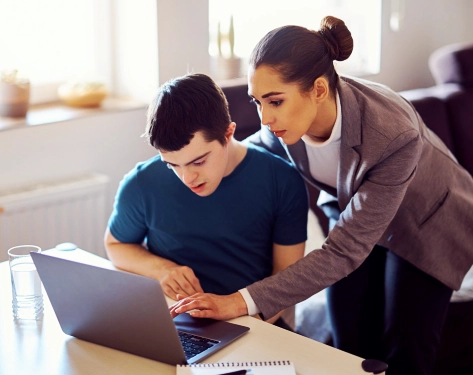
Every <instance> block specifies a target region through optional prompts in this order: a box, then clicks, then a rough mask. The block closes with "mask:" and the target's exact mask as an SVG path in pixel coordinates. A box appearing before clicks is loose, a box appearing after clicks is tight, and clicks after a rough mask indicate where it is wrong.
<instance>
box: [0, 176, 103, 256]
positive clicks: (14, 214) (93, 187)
mask: <svg viewBox="0 0 473 375" xmlns="http://www.w3.org/2000/svg"><path fill="white" fill-rule="evenodd" d="M108 182H109V178H108V177H107V176H105V175H101V174H93V175H88V176H83V177H79V178H75V179H71V180H67V181H57V182H54V183H47V184H39V185H34V186H27V187H25V188H23V189H15V190H14V191H9V192H8V191H6V192H1V193H0V261H3V260H7V259H8V255H7V250H8V249H9V248H10V247H12V246H16V245H25V244H28V245H37V246H39V247H41V248H42V249H49V248H53V247H55V246H56V245H57V244H58V243H61V242H73V243H75V244H76V245H77V246H78V247H79V248H81V249H84V250H87V251H90V252H92V253H95V254H97V255H100V256H105V250H104V246H103V234H104V231H105V228H106V225H107V222H106V221H107V216H106V197H107V191H108Z"/></svg>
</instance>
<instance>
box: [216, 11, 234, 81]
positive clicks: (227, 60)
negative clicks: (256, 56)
mask: <svg viewBox="0 0 473 375" xmlns="http://www.w3.org/2000/svg"><path fill="white" fill-rule="evenodd" d="M217 46H218V56H217V57H216V58H214V59H213V66H212V68H213V71H214V75H215V77H216V79H232V78H238V77H240V76H241V58H239V57H238V56H236V55H235V29H234V26H233V16H230V26H229V28H228V32H227V33H224V32H222V30H221V27H220V22H219V23H218V26H217ZM225 47H227V48H226V49H227V52H225V51H224V50H225Z"/></svg>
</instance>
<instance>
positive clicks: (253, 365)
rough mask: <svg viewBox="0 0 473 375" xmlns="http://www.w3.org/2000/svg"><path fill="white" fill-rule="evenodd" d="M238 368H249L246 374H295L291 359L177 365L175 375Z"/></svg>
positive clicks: (217, 374)
mask: <svg viewBox="0 0 473 375" xmlns="http://www.w3.org/2000/svg"><path fill="white" fill-rule="evenodd" d="M238 370H251V371H248V372H247V374H248V375H296V369H295V368H294V364H293V363H292V362H291V361H269V362H227V363H222V362H219V363H199V364H193V365H177V373H176V375H221V374H227V373H232V372H234V371H238Z"/></svg>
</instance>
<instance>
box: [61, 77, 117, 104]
mask: <svg viewBox="0 0 473 375" xmlns="http://www.w3.org/2000/svg"><path fill="white" fill-rule="evenodd" d="M107 95H108V90H107V88H106V86H105V84H104V83H102V82H98V81H71V82H67V83H64V84H63V85H61V86H59V89H58V96H59V98H60V99H61V100H62V101H63V102H64V103H65V104H67V105H69V106H71V107H79V108H90V107H99V106H100V104H101V103H102V101H103V100H104V99H105V98H106V97H107Z"/></svg>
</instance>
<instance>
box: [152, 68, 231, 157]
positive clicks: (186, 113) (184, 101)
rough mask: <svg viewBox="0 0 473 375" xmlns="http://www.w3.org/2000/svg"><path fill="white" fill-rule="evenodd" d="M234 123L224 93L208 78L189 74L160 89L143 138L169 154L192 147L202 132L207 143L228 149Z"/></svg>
mask: <svg viewBox="0 0 473 375" xmlns="http://www.w3.org/2000/svg"><path fill="white" fill-rule="evenodd" d="M209 114H211V115H209ZM230 123H231V118H230V113H229V111H228V103H227V99H226V98H225V95H224V94H223V92H222V90H221V89H220V88H219V87H218V86H217V85H216V84H215V82H214V81H213V80H212V79H211V78H210V77H208V76H206V75H205V74H189V75H186V76H183V77H178V78H175V79H172V80H170V81H168V82H166V83H165V84H163V85H162V86H161V87H160V89H159V91H158V94H157V96H156V98H155V99H154V100H153V101H152V103H151V104H150V106H149V108H148V120H147V124H146V131H145V134H143V136H145V137H146V138H147V139H148V142H149V144H150V145H151V146H153V147H154V148H156V149H158V150H163V151H168V152H169V151H178V150H180V149H182V148H183V147H184V146H186V145H188V144H189V143H190V141H191V139H192V138H193V137H194V134H195V133H197V132H198V131H202V133H203V135H204V137H205V140H206V141H207V142H212V141H215V140H216V141H218V142H219V143H220V144H222V145H225V143H226V141H225V132H226V130H227V128H228V125H229V124H230Z"/></svg>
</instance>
